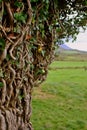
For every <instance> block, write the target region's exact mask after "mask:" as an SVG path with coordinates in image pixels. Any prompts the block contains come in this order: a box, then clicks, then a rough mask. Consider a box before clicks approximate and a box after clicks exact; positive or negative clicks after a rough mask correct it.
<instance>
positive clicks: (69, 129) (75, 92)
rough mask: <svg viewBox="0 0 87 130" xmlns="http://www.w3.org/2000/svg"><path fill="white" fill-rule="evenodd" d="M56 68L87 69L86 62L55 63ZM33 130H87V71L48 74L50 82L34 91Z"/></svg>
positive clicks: (73, 70) (77, 70)
mask: <svg viewBox="0 0 87 130" xmlns="http://www.w3.org/2000/svg"><path fill="white" fill-rule="evenodd" d="M57 66H62V67H65V66H67V67H69V66H74V67H75V66H81V67H82V66H87V62H71V61H70V62H69V61H68V62H65V61H55V62H54V63H52V65H51V68H55V67H57ZM32 107H33V110H32V118H31V121H32V124H33V127H34V130H87V71H86V70H84V69H62V70H61V69H56V70H54V69H53V70H52V69H51V70H49V74H48V77H47V80H46V81H45V82H44V83H43V84H42V85H41V86H40V87H38V88H34V92H33V100H32Z"/></svg>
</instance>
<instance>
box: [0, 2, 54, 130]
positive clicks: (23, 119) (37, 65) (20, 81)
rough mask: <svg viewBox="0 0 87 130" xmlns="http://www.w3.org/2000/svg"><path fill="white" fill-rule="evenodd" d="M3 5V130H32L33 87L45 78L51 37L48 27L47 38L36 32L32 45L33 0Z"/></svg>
mask: <svg viewBox="0 0 87 130" xmlns="http://www.w3.org/2000/svg"><path fill="white" fill-rule="evenodd" d="M0 6H1V8H0V13H1V14H2V16H1V18H0V129H1V130H12V129H13V130H28V129H29V130H32V129H33V128H32V125H31V123H30V115H31V95H32V88H33V86H37V85H39V84H41V83H42V82H43V81H44V80H45V79H46V76H47V73H48V72H47V69H48V64H50V62H51V60H52V53H53V51H52V34H51V33H50V32H49V29H47V28H48V25H46V26H47V28H46V32H47V36H46V37H44V38H42V36H41V35H40V33H38V31H37V32H36V35H37V37H36V41H33V42H32V40H33V39H32V37H33V32H32V28H33V25H32V26H31V22H32V9H31V4H30V0H25V1H24V0H16V1H14V0H11V1H10V0H9V1H5V0H2V1H1V2H0ZM31 35H32V36H31ZM48 37H49V39H48Z"/></svg>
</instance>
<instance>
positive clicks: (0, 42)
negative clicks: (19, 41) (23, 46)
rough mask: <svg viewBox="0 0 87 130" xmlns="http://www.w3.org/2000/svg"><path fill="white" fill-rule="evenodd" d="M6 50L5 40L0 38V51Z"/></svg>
mask: <svg viewBox="0 0 87 130" xmlns="http://www.w3.org/2000/svg"><path fill="white" fill-rule="evenodd" d="M4 48H5V40H4V39H3V38H0V50H1V51H2V50H4Z"/></svg>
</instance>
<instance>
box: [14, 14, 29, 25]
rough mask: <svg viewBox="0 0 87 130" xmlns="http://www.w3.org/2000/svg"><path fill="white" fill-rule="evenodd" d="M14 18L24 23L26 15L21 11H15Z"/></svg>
mask: <svg viewBox="0 0 87 130" xmlns="http://www.w3.org/2000/svg"><path fill="white" fill-rule="evenodd" d="M14 18H15V19H16V20H17V21H19V22H22V23H25V21H26V19H27V15H26V14H24V13H23V12H21V13H19V12H17V13H14Z"/></svg>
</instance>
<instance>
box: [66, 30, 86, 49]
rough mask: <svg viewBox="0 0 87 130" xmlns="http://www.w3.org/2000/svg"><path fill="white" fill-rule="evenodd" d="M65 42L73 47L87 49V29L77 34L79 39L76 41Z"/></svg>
mask: <svg viewBox="0 0 87 130" xmlns="http://www.w3.org/2000/svg"><path fill="white" fill-rule="evenodd" d="M65 44H66V45H68V46H69V47H71V48H73V49H77V50H82V51H87V30H86V31H85V32H81V33H80V34H79V35H78V36H77V40H76V41H75V42H73V43H72V42H68V43H65Z"/></svg>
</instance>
